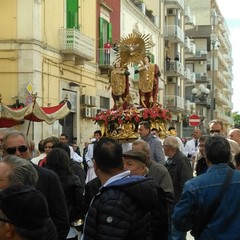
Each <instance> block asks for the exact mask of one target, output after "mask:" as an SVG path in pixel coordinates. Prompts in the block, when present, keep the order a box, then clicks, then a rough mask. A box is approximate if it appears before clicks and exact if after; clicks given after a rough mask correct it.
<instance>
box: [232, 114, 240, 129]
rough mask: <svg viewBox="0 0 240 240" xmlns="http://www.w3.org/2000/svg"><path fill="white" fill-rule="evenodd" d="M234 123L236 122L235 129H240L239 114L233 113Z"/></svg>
mask: <svg viewBox="0 0 240 240" xmlns="http://www.w3.org/2000/svg"><path fill="white" fill-rule="evenodd" d="M232 116H233V121H234V127H236V128H240V114H238V112H233V115H232Z"/></svg>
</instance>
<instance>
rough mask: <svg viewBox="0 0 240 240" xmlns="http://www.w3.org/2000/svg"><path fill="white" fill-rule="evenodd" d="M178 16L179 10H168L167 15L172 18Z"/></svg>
mask: <svg viewBox="0 0 240 240" xmlns="http://www.w3.org/2000/svg"><path fill="white" fill-rule="evenodd" d="M176 14H177V9H175V8H169V9H168V10H167V15H168V16H172V15H176Z"/></svg>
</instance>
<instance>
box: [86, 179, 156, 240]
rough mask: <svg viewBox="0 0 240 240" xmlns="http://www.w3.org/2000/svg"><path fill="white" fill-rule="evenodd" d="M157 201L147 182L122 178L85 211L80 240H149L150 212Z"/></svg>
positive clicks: (147, 180)
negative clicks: (82, 234)
mask: <svg viewBox="0 0 240 240" xmlns="http://www.w3.org/2000/svg"><path fill="white" fill-rule="evenodd" d="M157 201H158V197H157V189H156V185H155V183H154V182H153V180H152V179H150V178H145V177H142V176H132V177H126V178H122V179H119V180H116V181H114V182H112V183H110V184H109V185H107V186H104V187H102V188H101V189H100V192H99V193H98V194H97V195H96V196H95V197H94V199H93V200H92V204H91V206H90V208H89V211H88V214H87V217H86V222H85V228H84V238H83V239H84V240H90V239H94V240H103V239H104V240H108V239H109V240H110V239H111V240H120V239H121V240H124V239H127V240H130V239H131V240H136V239H138V240H145V239H149V237H150V211H151V210H152V209H153V208H154V207H155V206H156V204H157Z"/></svg>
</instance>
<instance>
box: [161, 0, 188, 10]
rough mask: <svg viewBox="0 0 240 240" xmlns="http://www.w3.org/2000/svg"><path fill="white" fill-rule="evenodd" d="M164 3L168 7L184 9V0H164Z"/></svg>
mask: <svg viewBox="0 0 240 240" xmlns="http://www.w3.org/2000/svg"><path fill="white" fill-rule="evenodd" d="M164 3H165V6H167V7H168V8H180V9H182V10H183V9H184V0H165V1H164Z"/></svg>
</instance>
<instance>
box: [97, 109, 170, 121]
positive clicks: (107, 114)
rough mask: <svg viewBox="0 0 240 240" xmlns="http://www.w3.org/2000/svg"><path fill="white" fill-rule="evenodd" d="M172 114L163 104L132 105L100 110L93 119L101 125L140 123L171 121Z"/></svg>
mask: <svg viewBox="0 0 240 240" xmlns="http://www.w3.org/2000/svg"><path fill="white" fill-rule="evenodd" d="M171 118H172V116H171V114H170V112H169V111H168V110H167V109H163V108H162V106H161V105H156V106H154V107H152V108H140V109H139V108H135V107H130V108H127V109H125V110H124V109H122V108H119V109H117V110H111V109H109V110H107V111H101V112H99V113H98V114H97V115H96V116H95V117H94V118H93V120H94V121H95V123H98V124H99V125H100V126H101V125H103V124H105V126H107V125H113V124H117V125H121V124H123V123H134V124H138V123H139V122H141V121H149V122H153V121H156V120H158V121H160V122H167V121H171Z"/></svg>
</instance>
